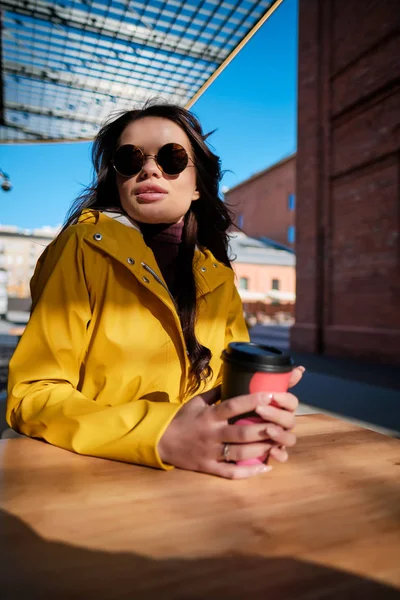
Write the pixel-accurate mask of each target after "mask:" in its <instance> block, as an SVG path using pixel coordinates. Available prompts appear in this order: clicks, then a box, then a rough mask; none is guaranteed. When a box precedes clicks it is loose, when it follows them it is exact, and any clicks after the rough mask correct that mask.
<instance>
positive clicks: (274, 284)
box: [272, 279, 281, 290]
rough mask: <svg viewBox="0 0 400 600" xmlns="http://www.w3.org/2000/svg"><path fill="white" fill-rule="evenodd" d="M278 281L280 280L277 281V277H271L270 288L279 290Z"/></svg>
mask: <svg viewBox="0 0 400 600" xmlns="http://www.w3.org/2000/svg"><path fill="white" fill-rule="evenodd" d="M280 283H281V282H280V281H279V279H273V280H272V289H273V290H279V286H280Z"/></svg>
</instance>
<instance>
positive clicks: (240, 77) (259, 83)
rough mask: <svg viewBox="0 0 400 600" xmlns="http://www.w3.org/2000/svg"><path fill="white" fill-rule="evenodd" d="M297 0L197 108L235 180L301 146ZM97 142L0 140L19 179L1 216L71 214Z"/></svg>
mask: <svg viewBox="0 0 400 600" xmlns="http://www.w3.org/2000/svg"><path fill="white" fill-rule="evenodd" d="M297 10H298V0H285V1H284V2H283V4H282V5H281V6H280V7H279V8H278V9H277V11H276V12H275V13H274V14H273V15H272V17H271V18H270V19H268V21H267V22H266V23H265V24H264V25H263V27H261V29H260V30H259V31H258V33H257V34H256V35H255V36H254V37H253V38H252V39H251V40H250V42H249V43H248V44H247V45H246V46H245V48H244V49H243V50H242V51H241V52H240V53H239V55H238V56H237V57H236V58H235V59H234V60H233V61H232V62H231V63H230V65H229V66H228V67H227V68H226V69H225V70H224V71H223V73H222V74H221V75H220V76H219V77H218V79H217V80H216V81H215V82H214V83H213V84H212V85H211V86H210V87H209V88H208V90H207V91H206V92H205V93H204V94H203V96H202V97H201V98H200V99H199V100H198V101H197V102H196V104H195V105H194V106H193V107H192V111H193V112H194V113H195V114H196V115H197V116H198V117H199V119H200V121H201V123H202V125H203V127H204V129H205V131H211V130H214V129H217V131H216V132H215V133H214V134H213V136H212V137H211V138H210V139H209V141H210V144H211V145H212V146H213V148H214V149H215V151H216V152H217V154H219V156H220V157H221V159H222V166H223V169H225V170H229V171H231V172H228V173H226V175H225V176H224V179H223V182H222V185H223V186H227V187H232V186H234V185H236V184H237V183H239V182H240V181H242V180H243V179H246V178H247V177H250V176H251V175H252V174H254V173H255V172H257V171H259V170H261V169H264V168H266V167H268V166H269V165H271V164H273V163H274V162H276V161H278V160H280V159H281V158H283V157H284V156H287V155H288V154H291V153H292V152H294V151H295V150H296V103H297V97H296V93H297ZM90 148H91V144H90V143H86V142H85V143H75V144H68V143H64V144H26V145H19V144H18V145H14V146H12V145H10V146H8V145H2V146H0V168H1V169H2V170H3V171H5V172H6V173H8V175H9V176H10V178H11V180H12V183H13V186H14V187H13V190H12V191H11V192H7V193H5V192H3V191H2V190H0V203H1V204H0V223H1V224H7V225H17V226H19V227H24V228H35V227H41V226H44V225H52V226H54V225H57V224H59V223H61V222H62V221H63V220H64V217H65V213H66V212H67V210H68V208H69V206H70V204H71V202H72V201H73V199H74V198H75V197H76V196H77V195H78V194H79V193H80V191H81V190H82V188H83V187H84V186H85V185H87V184H88V183H89V182H90V180H91V173H92V169H91V163H90Z"/></svg>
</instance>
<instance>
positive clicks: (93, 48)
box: [0, 0, 282, 142]
mask: <svg viewBox="0 0 400 600" xmlns="http://www.w3.org/2000/svg"><path fill="white" fill-rule="evenodd" d="M281 2H282V0H275V1H270V0H262V1H259V2H252V1H250V0H238V1H235V0H227V1H223V2H216V1H215V0H205V1H203V0H188V1H187V2H185V1H180V0H168V1H165V2H164V1H162V0H147V1H144V2H140V1H136V0H135V1H131V0H129V1H125V0H121V1H116V2H115V1H112V0H110V1H107V0H97V1H91V0H82V1H75V0H58V1H57V2H47V1H45V0H36V1H29V0H27V1H22V0H1V1H0V7H1V9H2V40H1V48H2V93H1V100H0V101H1V102H2V105H1V106H0V119H1V121H0V142H7V141H8V142H18V141H27V140H31V141H34V140H37V141H40V140H67V139H68V140H71V139H91V138H92V137H93V136H94V135H95V133H96V132H97V131H98V129H99V126H100V125H101V123H103V122H104V120H105V119H106V118H107V117H108V115H109V114H110V113H112V112H113V111H117V110H120V109H128V108H132V107H134V106H136V105H137V104H138V103H142V102H144V101H145V100H147V99H149V98H154V97H159V98H162V99H163V100H166V101H169V102H174V103H177V104H180V105H188V104H190V102H191V101H193V100H194V98H195V97H196V95H199V94H200V93H201V92H202V91H203V90H204V89H205V88H206V87H207V85H208V84H209V83H210V81H212V80H213V78H215V76H216V75H217V74H218V72H219V71H220V70H222V68H223V67H224V66H225V64H226V63H227V62H229V60H230V59H231V58H232V57H233V56H234V55H235V53H236V52H237V51H238V49H240V47H241V46H243V45H244V43H245V42H246V41H247V39H249V38H250V37H251V35H252V34H253V33H254V32H255V31H256V29H258V27H259V26H260V25H261V24H262V23H263V22H264V21H265V20H266V18H268V16H269V15H270V14H271V13H272V12H273V10H275V8H276V7H277V6H278V5H279V4H280V3H281Z"/></svg>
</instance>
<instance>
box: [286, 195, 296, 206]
mask: <svg viewBox="0 0 400 600" xmlns="http://www.w3.org/2000/svg"><path fill="white" fill-rule="evenodd" d="M295 207H296V194H289V195H288V209H289V210H294V209H295Z"/></svg>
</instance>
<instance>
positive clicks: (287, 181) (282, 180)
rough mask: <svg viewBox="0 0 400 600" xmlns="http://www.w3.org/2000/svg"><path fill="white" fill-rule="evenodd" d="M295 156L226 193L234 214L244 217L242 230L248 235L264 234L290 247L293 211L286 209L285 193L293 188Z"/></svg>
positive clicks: (289, 192)
mask: <svg viewBox="0 0 400 600" xmlns="http://www.w3.org/2000/svg"><path fill="white" fill-rule="evenodd" d="M295 184H296V157H295V156H290V157H288V158H287V159H285V160H282V161H280V162H279V163H277V164H275V165H273V166H272V167H270V168H268V169H266V170H265V171H261V172H260V173H257V174H256V175H253V177H250V179H247V180H246V181H243V182H242V183H240V184H239V185H237V186H236V187H234V188H231V189H230V190H229V191H228V192H226V194H225V198H226V200H227V202H228V203H229V204H230V205H231V206H232V208H233V211H234V213H235V215H236V223H237V224H239V225H240V222H239V217H240V215H241V216H242V219H243V225H242V228H243V231H244V232H245V233H246V234H247V235H249V236H251V237H256V238H258V237H262V236H266V237H269V238H271V239H273V240H274V241H276V242H279V243H281V244H285V245H287V246H289V247H293V246H294V244H291V243H290V242H289V240H288V228H289V227H290V226H294V225H295V210H289V206H288V196H289V194H294V193H295V190H296V185H295Z"/></svg>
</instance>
